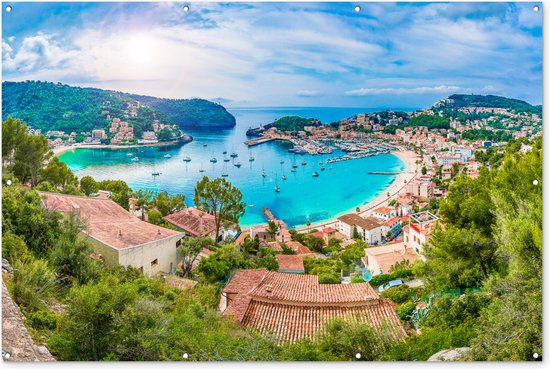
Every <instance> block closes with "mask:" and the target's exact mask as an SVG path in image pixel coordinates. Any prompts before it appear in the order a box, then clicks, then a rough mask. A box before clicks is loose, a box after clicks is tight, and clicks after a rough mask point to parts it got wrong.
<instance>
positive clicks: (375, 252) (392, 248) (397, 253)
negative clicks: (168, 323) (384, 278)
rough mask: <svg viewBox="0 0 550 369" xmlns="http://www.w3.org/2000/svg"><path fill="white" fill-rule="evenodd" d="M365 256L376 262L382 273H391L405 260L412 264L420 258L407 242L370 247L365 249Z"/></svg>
mask: <svg viewBox="0 0 550 369" xmlns="http://www.w3.org/2000/svg"><path fill="white" fill-rule="evenodd" d="M365 254H366V255H369V256H371V257H373V258H374V259H375V260H376V262H377V263H378V266H379V268H380V270H381V271H382V273H389V271H390V269H391V267H392V266H394V265H395V264H397V263H399V262H401V261H403V260H408V261H409V263H411V264H412V263H413V262H415V261H416V260H417V259H418V258H419V255H418V254H417V253H416V251H415V250H414V249H412V248H410V247H407V244H406V243H405V242H401V243H397V244H393V245H387V246H376V247H368V248H366V249H365Z"/></svg>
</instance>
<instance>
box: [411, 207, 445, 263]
mask: <svg viewBox="0 0 550 369" xmlns="http://www.w3.org/2000/svg"><path fill="white" fill-rule="evenodd" d="M438 219H439V218H438V217H437V216H435V215H434V214H432V213H430V212H429V211H423V212H420V213H416V214H410V223H409V224H408V225H407V226H406V227H405V228H403V240H404V242H406V243H407V247H408V248H411V249H414V250H415V251H416V252H417V253H419V254H421V253H422V250H423V247H424V245H425V244H426V243H427V242H428V240H429V239H430V236H431V234H432V232H433V229H434V227H435V225H436V223H437V221H438Z"/></svg>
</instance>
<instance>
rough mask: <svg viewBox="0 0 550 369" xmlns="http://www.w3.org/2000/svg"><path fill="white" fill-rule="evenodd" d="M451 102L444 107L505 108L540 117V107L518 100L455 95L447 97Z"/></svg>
mask: <svg viewBox="0 0 550 369" xmlns="http://www.w3.org/2000/svg"><path fill="white" fill-rule="evenodd" d="M448 99H449V100H451V102H449V103H446V104H445V106H446V107H450V108H455V109H456V108H461V107H465V106H480V107H489V108H507V109H512V110H514V111H516V112H517V113H528V114H539V115H542V105H535V106H533V105H531V104H529V103H527V102H525V101H522V100H518V99H510V98H507V97H502V96H495V95H461V94H455V95H451V96H449V97H448Z"/></svg>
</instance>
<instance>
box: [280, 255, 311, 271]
mask: <svg viewBox="0 0 550 369" xmlns="http://www.w3.org/2000/svg"><path fill="white" fill-rule="evenodd" d="M275 257H276V258H277V262H278V263H279V272H281V273H304V272H305V270H304V255H283V254H277V255H275Z"/></svg>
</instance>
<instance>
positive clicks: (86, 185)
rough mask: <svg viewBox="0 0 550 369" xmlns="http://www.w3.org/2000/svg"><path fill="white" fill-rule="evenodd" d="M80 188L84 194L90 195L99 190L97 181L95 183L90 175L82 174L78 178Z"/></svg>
mask: <svg viewBox="0 0 550 369" xmlns="http://www.w3.org/2000/svg"><path fill="white" fill-rule="evenodd" d="M80 189H81V190H82V191H83V192H84V194H85V195H86V196H90V195H91V194H93V193H96V192H97V191H98V190H99V183H97V182H96V180H95V179H93V178H92V177H90V176H84V177H82V179H81V180H80Z"/></svg>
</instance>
